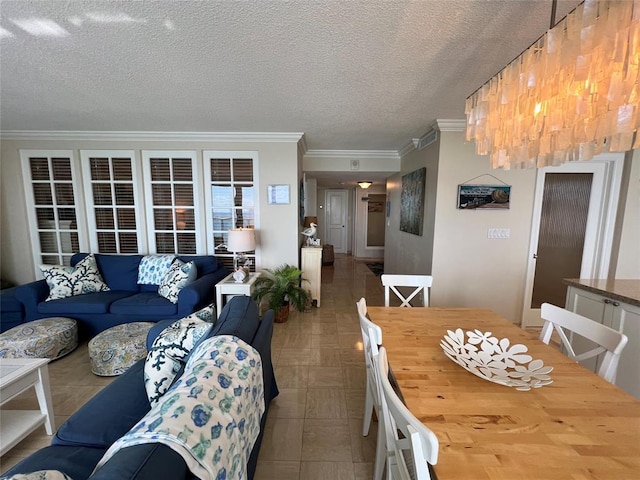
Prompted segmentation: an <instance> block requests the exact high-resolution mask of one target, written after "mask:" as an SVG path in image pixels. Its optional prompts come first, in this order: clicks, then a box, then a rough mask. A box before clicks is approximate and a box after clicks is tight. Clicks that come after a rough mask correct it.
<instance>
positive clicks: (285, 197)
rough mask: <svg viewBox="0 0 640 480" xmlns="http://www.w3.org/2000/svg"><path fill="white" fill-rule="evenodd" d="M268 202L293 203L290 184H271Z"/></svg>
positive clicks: (268, 189)
mask: <svg viewBox="0 0 640 480" xmlns="http://www.w3.org/2000/svg"><path fill="white" fill-rule="evenodd" d="M267 202H269V204H274V205H285V204H288V203H291V196H290V192H289V185H269V186H268V187H267Z"/></svg>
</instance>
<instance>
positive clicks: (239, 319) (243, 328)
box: [208, 295, 260, 343]
mask: <svg viewBox="0 0 640 480" xmlns="http://www.w3.org/2000/svg"><path fill="white" fill-rule="evenodd" d="M259 325H260V313H259V312H258V305H256V302H254V301H253V300H252V299H251V297H247V296H244V295H239V296H236V297H233V298H232V299H231V300H230V301H229V303H227V304H226V305H225V306H224V308H223V309H222V312H220V317H219V318H218V320H217V321H216V323H215V324H214V325H213V329H212V330H211V332H210V333H209V335H208V336H209V337H213V336H214V335H235V336H236V337H238V338H241V339H242V340H244V341H245V342H247V343H251V342H252V340H253V337H254V336H255V334H256V331H257V330H258V326H259Z"/></svg>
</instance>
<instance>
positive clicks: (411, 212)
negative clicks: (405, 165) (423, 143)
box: [400, 167, 427, 236]
mask: <svg viewBox="0 0 640 480" xmlns="http://www.w3.org/2000/svg"><path fill="white" fill-rule="evenodd" d="M426 178H427V169H426V167H422V168H420V169H418V170H415V171H413V172H411V173H407V174H406V175H403V176H402V193H401V194H400V231H402V232H407V233H412V234H413V235H420V236H422V224H423V220H424V194H425V182H426Z"/></svg>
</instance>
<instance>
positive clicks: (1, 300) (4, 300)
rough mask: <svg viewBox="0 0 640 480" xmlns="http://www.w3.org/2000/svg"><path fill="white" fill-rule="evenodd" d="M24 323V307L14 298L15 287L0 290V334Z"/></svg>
mask: <svg viewBox="0 0 640 480" xmlns="http://www.w3.org/2000/svg"><path fill="white" fill-rule="evenodd" d="M23 322H24V307H23V306H22V303H21V302H20V300H18V297H16V287H11V288H5V289H4V290H0V333H2V332H5V331H7V330H9V329H11V328H13V327H17V326H18V325H20V324H22V323H23Z"/></svg>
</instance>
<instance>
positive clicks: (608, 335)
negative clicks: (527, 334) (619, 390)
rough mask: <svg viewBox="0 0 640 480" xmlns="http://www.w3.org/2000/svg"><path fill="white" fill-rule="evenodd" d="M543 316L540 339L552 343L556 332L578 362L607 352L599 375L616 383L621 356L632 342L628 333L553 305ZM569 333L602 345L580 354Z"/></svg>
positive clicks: (544, 307) (542, 313)
mask: <svg viewBox="0 0 640 480" xmlns="http://www.w3.org/2000/svg"><path fill="white" fill-rule="evenodd" d="M540 313H541V317H542V319H543V320H544V321H545V322H544V326H543V327H542V331H541V332H540V340H542V341H543V342H544V343H546V344H549V340H550V339H551V335H552V334H553V332H554V330H555V331H556V332H557V333H558V336H559V337H560V340H561V341H562V345H563V347H564V348H565V353H566V354H567V355H568V356H569V358H572V359H574V360H576V361H577V362H581V361H583V360H586V359H589V358H593V357H597V356H598V355H601V354H602V353H604V357H603V359H602V362H601V363H600V367H599V368H598V375H600V376H601V377H602V378H604V379H605V380H606V381H608V382H611V383H614V382H615V380H616V373H617V371H618V361H619V360H620V354H621V353H622V350H623V349H624V347H625V345H626V344H627V341H628V338H627V336H626V335H625V334H624V333H622V332H618V331H617V330H614V329H613V328H610V327H607V326H606V325H603V324H601V323H598V322H595V321H593V320H591V319H590V318H587V317H583V316H582V315H578V314H577V313H574V312H571V311H569V310H565V309H564V308H560V307H556V306H555V305H551V304H550V303H543V304H542V307H541V309H540ZM565 330H568V331H570V332H574V333H577V334H578V335H580V336H582V337H585V338H587V339H588V340H591V341H592V342H594V343H596V344H598V346H597V347H595V348H593V349H591V350H588V351H586V352H582V353H580V354H576V352H575V351H574V349H573V346H572V345H571V341H570V340H569V338H568V337H567V334H566V332H565Z"/></svg>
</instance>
